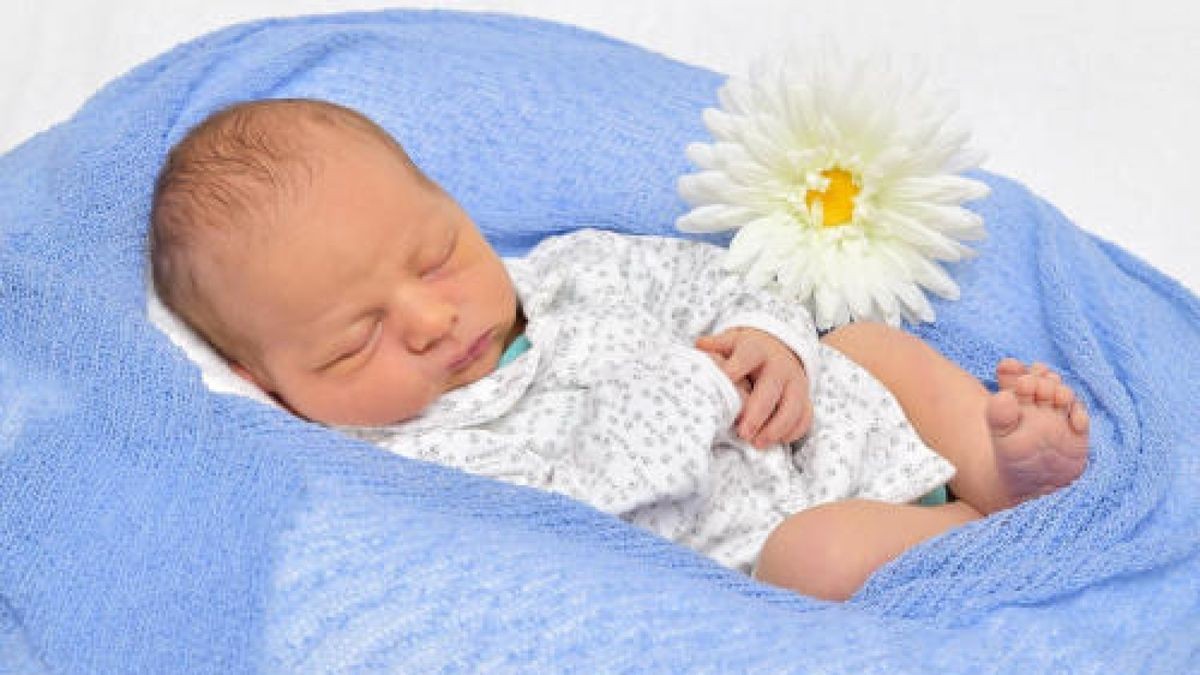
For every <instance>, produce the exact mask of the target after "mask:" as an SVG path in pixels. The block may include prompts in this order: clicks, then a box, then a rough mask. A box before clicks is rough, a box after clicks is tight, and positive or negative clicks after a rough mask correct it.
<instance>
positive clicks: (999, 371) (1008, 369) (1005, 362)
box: [996, 357, 1026, 390]
mask: <svg viewBox="0 0 1200 675" xmlns="http://www.w3.org/2000/svg"><path fill="white" fill-rule="evenodd" d="M1025 373H1026V369H1025V364H1024V363H1021V362H1020V361H1018V360H1016V359H1014V358H1011V357H1009V358H1006V359H1001V361H1000V363H997V364H996V384H998V385H1000V389H1002V390H1004V389H1008V390H1011V389H1012V388H1013V387H1015V386H1016V383H1017V378H1018V377H1020V376H1022V375H1024V374H1025Z"/></svg>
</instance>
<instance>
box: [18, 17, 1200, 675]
mask: <svg viewBox="0 0 1200 675" xmlns="http://www.w3.org/2000/svg"><path fill="white" fill-rule="evenodd" d="M721 80H722V78H721V77H719V76H718V75H716V74H714V73H711V72H708V71H704V70H701V69H697V68H694V67H690V66H687V65H683V64H680V63H676V62H673V61H671V60H668V59H666V58H663V57H661V56H658V55H654V54H651V53H648V52H646V51H644V50H642V49H639V48H637V47H633V46H630V45H626V44H622V43H619V42H616V41H613V40H610V39H607V38H604V37H600V36H597V35H595V34H592V33H588V32H584V31H580V30H576V29H573V28H568V27H564V26H558V25H553V24H547V23H544V22H539V21H532V20H527V19H518V18H513V17H503V16H486V15H461V14H455V13H425V12H388V13H379V14H358V15H340V16H324V17H315V18H304V19H297V20H286V21H274V20H273V21H264V22H257V23H252V24H248V25H241V26H236V27H233V28H229V29H226V30H223V31H220V32H218V33H215V34H212V35H209V36H207V37H204V38H201V39H199V40H196V41H194V42H191V43H189V44H186V45H183V46H180V47H178V48H176V49H174V50H173V51H171V52H169V53H167V54H165V55H163V56H161V57H159V58H157V59H155V60H153V61H151V62H149V63H147V64H145V65H143V66H141V67H139V68H137V69H135V70H133V71H132V72H130V73H128V74H127V75H125V76H124V77H122V78H120V79H118V80H117V81H115V82H113V83H112V84H110V85H108V86H107V87H106V88H104V89H103V90H102V91H100V92H99V93H98V94H96V96H95V97H93V98H92V99H91V100H90V102H89V103H88V104H87V105H86V106H85V107H84V108H83V109H82V110H80V111H79V113H78V114H77V115H75V116H74V117H73V118H72V119H71V120H69V121H67V122H66V123H64V124H61V125H59V126H57V127H55V128H53V129H51V130H49V131H48V132H46V133H43V134H41V135H39V136H37V137H35V138H33V139H32V140H30V141H29V142H27V143H25V144H24V145H22V146H20V147H18V148H16V149H15V150H13V151H12V152H10V153H8V154H6V155H4V156H3V157H2V158H0V670H5V669H6V668H7V669H11V670H18V671H27V672H41V671H52V672H78V673H114V672H164V673H165V672H218V673H231V672H245V671H282V672H315V671H326V670H342V669H372V668H378V669H388V670H393V671H395V670H399V671H403V672H434V671H460V670H461V671H476V670H483V671H506V670H511V671H519V672H540V671H568V670H570V671H580V672H596V671H605V672H607V671H618V670H622V671H624V670H636V671H641V670H650V671H679V670H707V671H713V672H729V671H747V670H754V671H761V672H786V671H806V670H820V671H822V672H850V673H858V672H871V671H878V672H909V671H917V670H920V671H922V672H928V671H927V668H928V667H931V666H933V667H937V668H940V669H941V670H942V671H943V672H979V671H987V672H995V671H1002V672H1008V671H1012V672H1017V671H1021V672H1023V671H1025V670H1026V669H1029V668H1032V669H1033V670H1035V671H1039V672H1045V671H1059V670H1078V671H1093V672H1094V671H1099V670H1105V671H1111V672H1132V671H1139V670H1150V671H1159V672H1163V671H1167V672H1171V671H1182V670H1185V669H1187V668H1188V666H1189V665H1190V666H1192V667H1195V666H1196V664H1197V659H1198V654H1200V638H1198V637H1197V636H1200V480H1198V477H1200V453H1198V452H1197V449H1198V445H1200V441H1198V440H1197V439H1198V438H1200V414H1197V413H1200V408H1198V407H1197V405H1196V403H1195V401H1196V398H1197V394H1196V391H1195V388H1196V386H1197V385H1198V384H1200V358H1197V354H1198V352H1200V303H1198V301H1197V299H1196V298H1195V297H1194V296H1193V295H1191V294H1189V293H1188V292H1187V291H1186V290H1185V289H1183V288H1182V287H1181V286H1180V285H1178V284H1176V283H1175V282H1173V281H1172V280H1170V279H1168V278H1166V277H1164V276H1162V275H1161V274H1159V273H1158V272H1156V271H1155V270H1153V269H1151V268H1149V267H1148V266H1147V265H1146V264H1144V263H1142V262H1140V261H1138V260H1136V259H1135V258H1133V257H1131V256H1130V255H1128V254H1127V253H1125V252H1124V251H1122V250H1121V249H1119V248H1117V247H1115V246H1113V245H1111V244H1108V243H1106V242H1103V241H1099V240H1097V239H1096V238H1095V237H1093V236H1091V235H1089V234H1087V233H1085V232H1083V231H1082V230H1080V229H1078V228H1077V227H1075V226H1074V225H1072V224H1071V223H1070V222H1068V221H1067V220H1066V219H1064V217H1063V216H1062V215H1061V214H1060V213H1059V212H1057V211H1056V210H1055V209H1053V208H1052V207H1051V206H1049V205H1047V204H1046V203H1045V202H1043V201H1041V200H1039V199H1038V198H1037V197H1035V196H1033V195H1031V194H1030V193H1029V192H1028V191H1027V190H1025V189H1024V188H1023V187H1021V186H1019V185H1016V184H1014V183H1013V182H1011V181H1009V180H1005V179H1003V178H1000V177H997V176H994V175H989V174H986V173H982V172H981V173H979V174H977V177H978V178H980V179H981V180H984V181H986V182H987V183H988V184H989V185H990V186H991V187H992V190H993V192H992V195H991V197H989V198H988V199H987V200H985V201H982V202H980V203H978V204H976V205H975V208H977V209H978V211H979V212H980V213H981V214H982V215H983V216H984V217H985V218H986V222H987V226H988V228H989V232H990V236H989V238H988V239H987V240H986V241H985V242H983V243H982V245H981V246H980V247H979V249H980V251H981V255H980V256H979V257H978V258H977V259H975V260H973V261H971V262H968V263H963V264H959V265H955V266H953V267H952V273H953V274H954V276H955V278H956V279H957V280H958V282H959V283H960V285H961V286H962V289H963V297H962V299H961V300H959V301H957V302H952V303H938V304H937V306H936V309H937V311H938V317H939V319H938V321H937V322H936V323H935V324H933V325H929V326H925V327H922V328H920V329H919V330H918V331H917V332H919V334H920V335H921V336H922V337H924V338H926V339H928V340H930V341H931V342H932V343H934V344H935V345H936V346H937V347H938V348H939V349H941V350H942V351H943V352H944V353H946V354H948V355H949V356H950V357H951V358H953V359H954V360H956V361H957V362H958V363H960V364H962V365H963V366H964V367H965V368H967V369H968V370H970V371H971V372H972V373H974V374H975V375H976V376H978V377H980V378H982V379H984V380H985V381H990V378H991V377H992V372H991V369H992V367H993V365H994V363H995V362H996V361H997V359H998V358H999V357H1001V356H1002V355H1013V356H1016V357H1018V358H1021V359H1024V360H1035V359H1036V360H1042V361H1045V362H1048V363H1050V364H1052V365H1053V366H1054V367H1056V368H1058V369H1060V370H1061V371H1062V372H1063V373H1065V376H1066V379H1067V380H1068V382H1069V383H1070V384H1071V385H1073V386H1074V387H1075V388H1076V389H1077V391H1078V392H1079V393H1080V395H1081V396H1082V398H1083V399H1084V400H1085V401H1086V402H1087V404H1088V405H1089V406H1090V408H1091V411H1092V415H1093V420H1094V427H1093V440H1094V447H1093V452H1092V456H1091V463H1090V466H1089V468H1088V470H1087V472H1086V474H1085V475H1084V476H1083V477H1082V478H1081V479H1080V480H1079V481H1078V482H1077V483H1076V484H1075V485H1073V486H1072V487H1070V488H1069V489H1066V490H1063V491H1061V492H1059V493H1056V494H1054V495H1051V496H1049V497H1046V498H1043V499H1039V500H1036V501H1034V502H1030V503H1027V504H1025V505H1023V506H1021V507H1019V508H1017V509H1013V510H1011V511H1009V512H1005V513H1001V514H997V515H995V516H993V517H990V518H987V519H985V520H983V521H979V522H976V523H973V524H971V525H969V526H967V527H963V528H961V529H959V530H956V531H954V532H951V533H949V534H947V535H944V536H942V537H940V538H938V539H936V540H934V541H931V542H929V543H927V544H925V545H923V546H920V547H918V548H917V549H915V550H913V551H911V552H910V553H908V554H906V555H904V556H903V557H901V558H900V559H899V560H897V561H895V562H894V563H892V564H890V565H889V566H887V567H886V568H885V569H883V570H881V571H880V572H879V573H878V574H877V575H875V577H873V578H872V579H871V581H870V582H869V583H868V584H867V586H866V587H865V588H864V589H863V590H862V592H861V593H859V594H858V596H857V597H855V598H854V599H853V600H851V601H850V602H849V603H846V604H841V605H835V604H825V603H820V602H816V601H812V600H808V599H806V598H802V597H799V596H796V595H792V594H789V593H784V592H782V591H776V590H772V589H769V588H766V587H764V586H760V585H758V584H756V583H754V582H752V581H750V580H749V579H747V578H744V577H742V576H740V575H738V574H736V573H734V572H730V571H727V570H724V569H722V568H719V567H718V566H716V565H715V564H713V563H711V562H709V561H707V560H705V559H703V558H701V557H699V556H697V555H695V554H693V553H691V552H689V551H687V550H684V549H682V548H679V547H677V546H675V545H673V544H671V543H669V542H665V541H662V540H659V539H657V538H655V537H652V536H650V535H648V534H645V533H642V532H640V531H637V530H635V529H633V528H630V527H628V526H626V525H624V524H623V523H621V522H619V521H617V520H615V519H613V518H610V517H608V516H605V515H602V514H600V513H597V512H595V511H593V510H592V509H590V508H588V507H586V506H583V505H581V504H578V503H575V502H572V501H570V500H568V499H566V498H562V497H558V496H554V495H549V494H542V493H538V492H535V491H531V490H527V489H522V488H517V487H512V486H507V485H503V484H499V483H496V482H493V481H489V480H486V479H482V478H476V477H471V476H468V475H464V474H462V473H460V472H457V471H454V470H451V469H447V468H443V467H438V466H432V465H427V464H424V463H420V462H416V461H411V460H406V459H403V458H400V457H396V456H393V455H390V454H388V453H385V452H383V451H380V450H378V449H376V448H373V447H370V446H368V445H366V444H363V443H360V442H357V441H354V440H350V439H347V438H345V437H342V436H340V435H338V434H336V433H334V432H333V431H330V430H327V429H325V428H322V427H320V426H317V425H313V424H309V423H306V422H303V421H300V420H297V419H293V418H291V417H289V416H288V415H287V414H286V413H283V412H281V411H279V410H277V409H273V408H269V407H267V406H263V405H261V404H258V403H255V402H252V401H249V400H246V399H242V398H239V397H232V396H225V395H216V394H213V393H210V392H209V391H208V390H207V389H206V388H205V387H204V386H203V385H202V384H201V381H200V377H199V373H198V370H197V368H196V367H195V366H194V365H193V364H192V363H191V362H190V361H189V360H187V358H185V356H184V355H183V354H182V353H181V352H180V351H179V350H178V349H176V348H175V347H174V346H172V344H171V343H170V342H169V341H168V340H167V338H166V337H164V336H163V335H162V334H161V333H160V332H159V331H158V330H156V329H155V328H154V327H153V326H151V324H150V323H149V322H148V321H147V319H146V314H145V308H146V294H145V286H144V277H143V265H144V262H143V257H144V255H145V245H144V237H145V232H146V221H147V212H148V205H149V199H150V191H151V185H152V181H153V178H154V176H155V172H156V171H157V169H158V166H159V164H160V162H161V161H162V159H163V157H164V155H165V152H166V150H167V148H168V147H169V146H170V145H171V144H172V143H173V142H174V141H176V140H177V139H178V138H179V137H180V136H181V135H182V134H183V132H184V131H185V130H186V129H187V128H188V127H189V126H190V125H191V124H193V123H195V122H196V121H198V120H200V119H201V118H202V117H203V116H204V115H205V114H206V113H208V112H209V111H211V110H213V109H214V108H216V107H219V106H223V105H225V104H228V103H231V102H234V101H237V100H242V99H250V98H259V97H268V96H311V97H324V98H329V99H332V100H336V101H339V102H341V103H343V104H346V105H350V106H353V107H356V108H358V109H361V110H363V111H364V112H365V113H367V114H368V115H370V116H372V117H373V118H375V119H377V120H379V121H380V122H381V123H382V124H383V125H384V126H385V127H386V128H387V129H388V130H389V131H391V132H392V133H394V134H396V135H397V136H398V137H399V138H400V139H401V140H402V142H404V144H405V145H406V146H407V147H408V149H409V150H410V152H411V153H412V155H413V156H414V158H415V159H416V161H417V162H418V163H419V164H421V165H422V166H423V167H425V168H426V170H427V171H428V172H429V173H430V174H431V175H432V177H433V178H434V179H436V180H438V181H439V182H441V183H442V184H443V185H444V186H446V187H447V188H448V189H449V191H450V192H451V193H453V194H454V195H456V196H457V197H458V198H459V199H460V201H461V202H462V203H463V205H464V206H465V208H466V209H467V210H468V212H469V213H471V215H472V216H473V217H474V218H475V220H476V221H477V222H478V223H479V225H480V227H481V228H482V229H483V231H484V233H485V234H486V235H487V236H488V237H489V238H490V239H491V241H492V242H493V243H494V244H495V245H496V246H497V248H499V249H500V250H501V251H502V252H503V253H505V254H514V253H519V252H521V251H523V250H525V249H527V248H529V247H530V246H531V245H533V244H534V243H535V242H536V241H538V240H539V239H541V238H542V237H544V236H546V235H548V234H551V233H556V232H562V231H566V230H571V229H574V228H579V227H584V226H590V227H602V228H608V229H614V230H622V231H629V232H654V233H669V232H671V228H672V224H673V222H674V220H675V218H676V217H677V216H678V215H679V214H681V213H682V212H683V211H684V209H685V205H684V204H683V203H682V202H681V201H680V200H679V199H678V197H677V196H676V193H675V180H676V178H677V177H678V176H679V175H681V174H683V173H687V172H689V171H691V170H692V167H690V166H688V164H687V161H686V159H685V158H684V155H683V149H684V147H685V146H686V144H687V143H689V142H692V141H706V140H708V136H707V134H706V132H705V130H704V128H703V126H702V123H701V121H700V111H701V109H702V108H704V107H706V106H711V105H714V103H715V92H716V89H717V87H718V86H719V85H720V83H721ZM1188 225H1191V226H1195V225H1198V224H1195V223H1190V224H1189V223H1181V226H1185V227H1186V226H1188Z"/></svg>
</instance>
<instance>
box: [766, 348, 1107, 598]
mask: <svg viewBox="0 0 1200 675" xmlns="http://www.w3.org/2000/svg"><path fill="white" fill-rule="evenodd" d="M824 341H825V342H826V343H827V344H828V345H829V346H831V347H834V348H836V349H838V350H840V351H841V352H842V353H844V354H845V355H846V356H848V357H850V358H851V359H853V360H855V361H857V362H858V363H859V365H861V366H863V367H864V368H866V369H867V370H868V371H869V372H871V374H872V375H874V376H875V377H877V378H879V379H880V380H881V381H882V382H884V384H885V385H886V386H887V387H888V389H889V390H890V391H891V392H892V393H893V394H894V395H895V396H896V399H897V400H898V401H899V402H900V404H901V406H902V407H903V408H904V410H905V413H906V415H908V417H909V419H910V420H911V421H912V422H913V425H914V427H915V428H916V429H917V431H918V432H919V433H920V434H921V436H922V438H923V439H924V440H925V441H926V443H927V444H928V445H929V446H930V447H931V448H933V449H934V450H936V451H937V452H939V453H941V454H942V455H944V456H945V457H946V458H947V459H949V460H950V461H951V462H952V463H953V464H954V465H955V467H956V468H957V469H958V473H957V475H956V476H955V478H954V479H953V480H951V481H950V487H951V489H952V490H953V492H954V493H955V495H956V496H957V498H958V499H957V501H953V502H950V503H948V504H942V505H940V506H935V507H925V506H916V505H913V504H889V503H884V502H877V501H871V500H865V499H850V500H846V501H840V502H834V503H830V504H825V505H821V506H817V507H815V508H811V509H807V510H805V511H801V512H800V513H797V514H795V515H793V516H791V517H789V518H787V519H785V520H784V521H783V523H781V524H780V525H779V526H778V527H777V528H776V529H775V530H774V531H773V532H772V533H771V535H770V537H768V539H767V541H766V543H765V544H764V545H763V550H762V554H761V555H760V557H759V561H758V567H757V568H756V571H755V576H756V577H757V578H758V579H760V580H762V581H766V582H769V583H772V584H775V585H778V586H784V587H788V588H793V589H796V590H799V591H801V592H802V593H805V594H807V595H811V596H814V597H818V598H825V599H829V600H845V599H847V598H849V597H850V596H852V595H853V594H854V593H855V592H857V591H858V589H859V588H861V587H862V584H863V583H865V581H866V579H867V577H869V576H870V575H871V574H872V573H873V572H874V571H875V570H877V569H878V568H879V567H881V566H883V565H884V564H886V563H887V562H889V561H891V560H893V559H895V558H896V557H897V556H899V555H900V554H902V553H903V552H904V551H906V550H908V549H910V548H912V547H913V546H915V545H917V544H919V543H921V542H923V541H925V540H927V539H930V538H932V537H935V536H937V535H939V534H942V533H944V532H946V531H948V530H950V529H952V528H954V527H957V526H959V525H963V524H966V523H968V522H971V521H972V520H977V519H979V518H982V517H984V516H987V515H990V514H992V513H995V512H997V511H1000V510H1003V509H1007V508H1011V507H1014V506H1017V505H1019V504H1021V503H1023V502H1026V501H1028V500H1030V499H1034V498H1037V497H1041V496H1043V495H1046V494H1049V493H1051V492H1054V491H1056V490H1058V489H1060V488H1062V487H1064V486H1066V485H1069V484H1070V483H1071V482H1073V481H1074V480H1075V479H1076V478H1078V477H1079V476H1080V474H1082V473H1083V470H1084V468H1085V467H1086V465H1087V452H1088V430H1089V426H1090V421H1089V419H1088V414H1087V411H1086V409H1085V408H1084V406H1083V404H1082V403H1081V402H1080V401H1078V400H1077V397H1076V396H1075V392H1074V391H1073V390H1072V389H1071V388H1070V387H1068V386H1066V385H1065V384H1063V382H1062V379H1061V378H1060V377H1059V376H1058V375H1057V374H1056V373H1053V372H1051V371H1050V370H1049V369H1048V368H1047V367H1046V366H1045V365H1042V364H1039V363H1035V364H1033V365H1032V366H1026V365H1024V364H1022V363H1021V362H1019V361H1017V360H1015V359H1005V360H1003V361H1002V362H1001V363H1000V364H999V365H998V366H997V368H996V380H997V382H998V384H999V391H997V392H995V393H992V392H989V391H988V390H986V389H985V388H983V386H982V385H981V384H979V382H977V381H976V380H975V379H974V378H972V377H970V376H969V375H968V374H966V373H965V372H964V371H962V370H961V369H959V368H957V367H955V366H954V365H953V364H951V363H950V362H949V361H948V360H946V359H945V358H944V357H942V356H941V355H939V354H937V353H936V352H935V351H934V350H932V349H931V348H930V347H929V346H928V345H926V344H924V343H922V342H920V341H919V340H916V339H915V338H913V337H912V336H909V335H907V334H905V333H903V332H902V331H897V330H895V329H890V328H887V327H884V326H879V325H870V324H860V325H853V324H852V325H851V326H847V327H844V328H842V329H838V330H836V331H833V332H832V333H830V334H829V335H827V336H826V337H825V338H824Z"/></svg>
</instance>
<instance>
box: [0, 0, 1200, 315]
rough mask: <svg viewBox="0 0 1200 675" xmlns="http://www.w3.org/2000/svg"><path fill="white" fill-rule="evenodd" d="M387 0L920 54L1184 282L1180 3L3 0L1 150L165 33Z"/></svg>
mask: <svg viewBox="0 0 1200 675" xmlns="http://www.w3.org/2000/svg"><path fill="white" fill-rule="evenodd" d="M389 6H390V7H397V6H408V7H441V8H447V9H466V10H492V11H504V12H512V13H520V14H526V15H530V16H540V17H544V18H549V19H555V20H559V21H564V22H568V23H573V24H575V25H578V26H583V27H586V28H591V29H594V30H598V31H601V32H603V33H606V34H608V35H611V36H614V37H617V38H621V39H624V40H627V41H630V42H634V43H636V44H640V45H642V46H645V47H648V48H650V49H652V50H654V51H658V52H661V53H664V54H667V55H669V56H672V57H674V58H677V59H679V60H682V61H685V62H688V63H694V64H698V65H702V66H706V67H708V68H711V69H714V70H717V71H720V72H724V73H732V72H741V71H742V70H744V68H745V66H746V65H747V64H748V63H749V62H751V61H753V60H754V59H755V58H757V57H758V56H759V55H760V54H763V53H764V52H766V51H768V50H771V49H772V48H773V46H779V45H783V44H784V43H792V42H795V43H800V44H807V43H814V44H815V43H819V42H820V41H821V40H830V41H832V42H834V43H836V44H837V45H838V46H839V48H840V49H842V51H843V52H844V53H847V54H850V55H869V54H875V53H880V52H882V53H885V54H891V55H894V56H896V57H898V58H899V59H900V60H901V62H906V61H905V60H907V61H908V62H919V63H921V64H922V65H923V66H924V68H925V69H926V70H927V71H928V72H929V73H930V75H931V76H932V78H933V80H934V81H935V82H937V83H938V84H940V85H942V86H943V87H944V88H947V89H950V90H952V91H954V92H957V94H958V96H959V101H960V104H961V114H962V119H963V121H964V122H966V124H967V126H969V127H970V128H971V129H972V130H973V131H974V145H975V146H978V147H980V148H983V149H985V150H987V151H988V153H989V159H988V161H987V162H986V163H985V164H984V168H986V169H989V170H991V171H994V172H997V173H1002V174H1005V175H1007V176H1010V177H1012V178H1016V179H1017V180H1020V181H1021V182H1023V183H1025V184H1027V185H1028V186H1030V187H1031V188H1033V189H1034V190H1035V191H1036V192H1038V193H1039V194H1041V195H1043V196H1045V197H1047V198H1048V199H1050V200H1051V201H1052V202H1054V203H1055V204H1056V205H1057V206H1058V207H1059V208H1061V209H1062V210H1063V211H1064V212H1066V214H1067V215H1068V216H1069V217H1070V218H1071V219H1072V220H1074V221H1075V222H1076V223H1078V224H1079V225H1080V226H1082V227H1084V228H1085V229H1087V230H1090V231H1092V232H1094V233H1096V234H1099V235H1100V236H1102V237H1104V238H1106V239H1109V240H1112V241H1115V242H1117V243H1119V244H1121V245H1122V246H1124V247H1125V248H1127V249H1129V250H1131V251H1132V252H1134V253H1135V254H1137V255H1139V256H1141V257H1142V258H1144V259H1146V260H1148V261H1149V262H1151V263H1152V264H1154V265H1155V266H1156V267H1158V268H1159V269H1161V270H1163V271H1164V272H1166V273H1167V274H1169V275H1171V276H1173V277H1175V278H1177V279H1179V280H1180V281H1182V282H1183V283H1184V284H1185V285H1187V286H1189V287H1190V288H1191V289H1192V290H1193V291H1200V171H1197V170H1196V168H1195V166H1196V165H1195V164H1193V162H1195V161H1197V160H1198V159H1200V128H1198V127H1200V4H1197V3H1192V2H1187V1H1185V0H1174V1H1173V0H1140V1H1139V2H1124V1H1118V0H1098V1H1093V2H1084V1H1081V0H1002V1H996V2H978V1H975V2H969V1H953V0H892V1H889V0H872V1H858V2H855V1H853V0H822V1H821V2H813V1H808V0H743V1H736V0H641V1H639V0H607V1H606V0H575V1H571V2H568V1H565V0H564V1H559V2H554V1H552V0H493V1H490V2H488V1H460V2H452V1H444V2H407V3H406V2H380V1H367V0H331V1H326V2H318V1H316V0H157V1H154V0H109V1H107V2H89V1H86V0H40V1H37V2H30V1H28V0H15V1H14V0H4V3H3V6H2V7H3V8H2V9H0V101H2V102H3V105H0V152H3V151H5V150H7V149H9V148H11V147H13V146H15V145H16V144H18V143H20V142H21V141H23V140H24V139H25V138H27V137H28V136H30V135H32V134H34V133H36V132H38V131H40V130H42V129H44V128H46V127H48V126H50V125H52V124H54V123H57V122H59V121H61V120H63V119H66V118H67V117H68V116H69V115H70V114H71V113H72V112H73V111H74V110H75V109H76V108H78V107H79V105H80V104H82V103H83V101H84V100H85V99H86V97H87V96H88V95H90V94H91V93H92V92H93V91H95V90H96V89H97V88H98V87H99V86H100V85H102V84H103V83H105V82H107V81H108V80H110V79H113V78H114V77H117V76H118V75H120V74H121V73H123V72H125V71H126V70H128V69H129V68H131V67H133V66H135V65H137V64H138V63H140V62H142V61H144V60H146V59H148V58H150V57H152V56H154V55H156V54H158V53H159V52H161V51H163V50H165V49H167V48H169V47H171V46H172V45H174V44H176V43H178V42H180V41H183V40H186V39H189V38H191V37H194V36H197V35H199V34H202V33H205V32H208V31H210V30H213V29H216V28H219V27H222V26H225V25H227V24H229V23H233V22H237V21H243V20H247V19H252V18H257V17H263V16H272V15H274V16H284V15H294V14H307V13H316V12H329V11H341V10H346V9H373V8H380V7H389ZM698 140H699V139H698Z"/></svg>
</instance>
